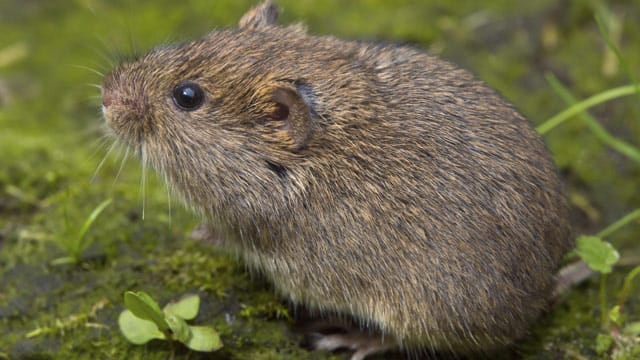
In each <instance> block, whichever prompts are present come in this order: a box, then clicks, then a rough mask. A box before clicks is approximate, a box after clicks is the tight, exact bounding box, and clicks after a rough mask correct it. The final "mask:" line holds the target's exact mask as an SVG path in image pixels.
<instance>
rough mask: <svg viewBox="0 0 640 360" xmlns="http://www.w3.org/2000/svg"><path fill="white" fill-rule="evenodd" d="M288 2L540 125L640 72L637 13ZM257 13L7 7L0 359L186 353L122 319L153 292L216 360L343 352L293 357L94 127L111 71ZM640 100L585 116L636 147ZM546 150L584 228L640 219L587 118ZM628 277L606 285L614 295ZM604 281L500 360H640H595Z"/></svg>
mask: <svg viewBox="0 0 640 360" xmlns="http://www.w3.org/2000/svg"><path fill="white" fill-rule="evenodd" d="M277 2H278V4H279V5H280V6H281V8H282V10H283V11H282V16H281V20H280V23H281V24H289V23H294V22H302V23H304V24H306V25H307V26H308V28H309V32H310V33H313V34H322V35H335V36H338V37H343V38H352V39H368V40H383V41H391V42H398V43H406V44H411V45H413V46H416V47H420V48H424V49H426V50H428V51H430V52H432V53H435V54H439V55H440V56H442V57H444V58H446V59H448V60H451V61H452V62H454V63H457V64H459V65H461V66H463V67H465V68H468V69H470V70H472V71H473V72H474V73H476V74H477V75H478V77H479V78H481V79H483V80H485V81H486V82H487V83H489V84H490V85H491V86H492V87H494V88H496V89H498V90H499V91H500V92H501V93H502V94H503V95H504V96H505V97H506V98H507V99H509V100H510V101H511V102H513V103H514V104H515V105H516V107H517V108H519V109H520V110H521V111H522V112H523V113H524V114H525V115H526V116H527V117H528V118H529V119H531V121H532V122H533V123H535V124H540V123H542V122H543V121H544V120H546V119H548V118H549V117H551V116H553V115H554V114H556V113H558V112H560V111H562V110H563V109H565V108H567V106H568V104H567V103H566V102H565V101H563V99H562V98H561V97H560V96H558V94H557V93H556V92H554V91H553V90H552V88H551V86H550V85H549V83H548V82H547V80H546V79H545V76H546V75H548V74H553V75H554V76H555V77H556V78H557V79H558V80H559V81H560V82H561V83H562V84H564V86H566V87H567V88H568V89H569V91H570V92H571V93H572V94H573V95H574V96H575V97H576V98H578V99H583V98H586V97H589V96H591V95H594V94H597V93H599V92H602V91H605V90H607V89H610V88H613V87H617V86H621V85H626V84H629V83H631V82H632V81H633V80H634V78H635V76H638V75H640V74H638V69H639V66H638V65H639V63H640V1H638V0H627V1H588V0H582V1H581V0H576V1H568V0H564V1H552V0H541V1H507V0H495V1H484V2H478V1H470V0H463V1H457V2H452V1H444V0H433V1H408V0H404V1H393V2H391V1H381V0H357V1H339V0H319V1H310V0H300V1H293V0H280V1H277ZM254 4H255V2H254V1H245V0H242V1H238V0H233V1H232V0H217V1H212V0H190V1H164V0H163V1H120V0H117V1H106V0H75V1H45V0H20V1H19V0H1V1H0V359H5V358H10V359H14V358H38V359H50V358H51V359H62V358H64V359H69V358H70V356H76V357H79V358H83V357H86V356H87V355H89V354H91V355H92V356H97V357H98V358H114V359H115V358H145V359H146V358H158V359H164V358H167V356H168V355H167V354H170V353H172V351H173V354H174V355H175V356H177V357H185V356H189V355H187V352H186V351H184V350H183V349H177V350H176V349H171V348H170V347H169V346H167V345H166V344H162V343H152V344H150V345H147V346H143V347H136V346H133V345H130V344H128V343H126V341H125V340H124V339H123V338H122V336H121V335H120V334H119V332H118V329H117V325H116V318H117V315H118V313H119V312H120V311H121V310H122V292H123V291H125V290H129V289H141V290H145V291H148V292H149V293H151V294H152V295H157V297H156V298H157V299H159V300H160V302H161V303H164V302H166V301H169V300H171V299H175V298H177V297H179V296H180V295H181V294H183V293H185V292H198V293H200V294H201V296H202V297H203V303H204V305H203V307H204V309H203V312H202V314H201V315H200V316H199V318H198V321H199V322H201V323H207V324H215V326H216V327H217V328H218V329H220V331H221V333H222V335H223V341H224V342H225V345H226V346H225V348H224V349H223V350H222V351H221V352H219V353H216V354H214V355H212V356H213V357H209V358H220V359H227V358H237V359H246V358H260V357H262V358H274V359H278V358H301V359H306V358H328V357H331V356H335V357H336V358H342V357H343V355H328V354H323V353H308V352H306V351H305V350H303V349H301V348H299V347H298V346H297V343H298V341H299V335H298V334H296V333H295V332H291V330H290V327H289V326H288V323H289V320H287V317H286V316H283V315H282V312H283V311H285V312H286V309H284V308H283V305H282V304H281V303H280V302H279V301H278V299H277V297H274V296H273V294H272V292H271V290H270V289H269V287H268V286H267V285H264V283H263V282H262V281H261V280H260V279H256V278H252V277H250V276H249V275H248V274H246V272H245V271H244V268H243V267H242V266H241V265H237V264H236V262H235V261H234V260H233V259H229V258H227V257H225V255H223V254H220V253H219V251H218V250H216V249H215V246H212V245H210V244H204V243H203V242H202V241H197V240H193V239H190V238H189V232H190V230H191V229H192V228H193V227H194V226H195V225H196V224H197V222H198V221H197V219H196V218H195V216H193V215H191V214H190V213H188V212H187V211H185V210H183V208H182V207H181V206H180V205H177V204H175V203H174V204H172V203H171V201H170V200H169V198H168V195H167V191H166V189H165V188H164V186H163V185H162V184H161V183H160V182H159V181H158V180H157V179H156V178H155V176H154V175H153V174H152V172H149V174H148V183H147V186H146V187H145V190H144V193H143V191H142V188H141V185H140V184H141V173H142V172H141V168H140V165H139V162H138V161H137V159H133V158H132V156H128V158H127V159H125V161H123V158H124V155H125V151H124V149H123V148H121V147H119V146H115V147H114V150H113V151H111V152H110V153H109V155H108V156H107V152H108V150H109V149H110V148H111V146H112V145H111V144H112V139H110V138H108V137H105V133H106V132H105V131H104V128H103V126H104V125H103V124H102V120H101V115H100V108H99V105H100V98H99V95H100V91H99V88H98V85H99V84H100V82H101V76H100V73H106V72H108V71H109V69H110V68H111V67H112V66H113V65H114V64H115V63H118V62H119V61H120V60H119V59H124V58H127V57H129V56H131V55H134V54H138V53H142V52H144V51H146V50H148V49H150V48H152V47H153V46H156V45H158V44H165V43H170V42H174V41H184V40H188V39H192V38H195V37H199V36H201V35H203V34H205V33H207V32H208V31H210V30H212V29H216V28H223V27H229V26H234V25H235V23H236V22H237V20H238V19H239V18H240V16H241V15H242V14H243V12H244V11H246V10H248V9H249V8H250V7H251V6H252V5H254ZM596 15H598V16H600V17H601V18H602V20H603V21H602V24H603V27H604V28H605V29H606V35H603V32H602V30H601V29H599V27H598V24H597V22H596V21H595V16H596ZM607 40H608V41H610V42H611V43H612V44H614V45H615V46H616V47H617V48H618V49H619V51H620V57H621V58H622V59H623V61H622V62H620V61H619V58H618V57H616V55H615V52H614V51H612V49H611V48H610V47H609V46H607ZM639 98H640V97H639V96H638V95H634V96H629V97H625V98H620V99H616V100H614V101H610V102H607V103H605V104H602V105H600V106H597V107H595V108H593V109H590V113H591V114H592V115H593V116H594V117H595V118H596V119H597V121H598V122H599V123H600V124H601V125H603V126H604V127H605V128H606V129H607V130H608V131H609V132H610V133H611V134H612V135H614V136H615V137H617V138H619V139H621V140H623V141H626V142H627V143H629V144H632V145H634V146H636V147H640V140H639V139H640V101H638V100H639ZM545 140H546V141H547V144H548V145H549V147H550V149H551V151H552V153H553V155H554V158H555V159H556V162H557V164H558V166H559V168H560V171H561V173H562V175H563V176H564V178H565V179H566V181H567V184H568V189H569V194H570V198H571V201H572V205H573V207H574V212H573V213H574V223H575V225H576V230H577V233H584V234H590V233H595V232H597V231H598V230H600V229H602V228H603V227H604V226H606V225H607V224H609V223H611V222H613V221H615V220H616V219H618V218H620V217H621V216H623V215H624V214H626V213H628V212H630V211H631V210H633V209H637V208H639V207H640V193H639V191H638V189H639V187H638V184H639V183H640V163H638V162H635V161H633V160H632V159H629V158H628V157H625V156H623V155H621V154H620V153H618V152H616V151H614V150H613V149H611V148H610V147H608V146H606V145H605V144H603V143H602V141H600V140H599V139H598V138H597V137H596V136H594V134H593V132H592V131H590V130H589V127H588V126H587V125H585V122H584V121H582V120H581V119H580V118H575V119H572V120H570V121H568V122H566V123H564V124H562V125H561V126H559V127H557V128H555V129H553V130H551V131H550V132H549V133H548V134H546V135H545ZM105 156H106V158H105ZM103 158H105V161H104V163H103V164H102V166H100V167H99V164H100V163H101V162H102V160H103ZM98 167H99V168H98ZM108 198H113V203H112V204H111V205H110V206H108V207H107V208H106V209H105V211H104V213H103V214H101V215H100V217H99V218H98V220H97V221H95V222H94V223H93V224H92V226H91V228H90V230H89V232H88V233H87V237H86V240H85V241H86V242H87V244H90V246H88V248H87V249H86V251H83V252H82V256H81V258H80V259H79V260H80V261H78V262H75V263H66V264H62V265H54V264H52V262H55V260H56V259H60V258H64V257H65V256H68V253H67V252H68V251H65V250H64V245H63V246H61V245H60V244H64V243H65V241H67V239H68V238H72V237H73V236H75V235H74V234H77V232H78V228H80V227H81V225H82V223H83V222H84V221H85V219H86V218H87V217H88V216H89V214H90V213H91V211H92V210H93V209H94V208H95V207H96V206H98V204H99V203H101V202H102V201H103V200H105V199H108ZM143 204H144V219H142V211H143ZM639 234H640V227H639V226H638V223H637V222H636V223H635V224H631V225H630V226H627V227H625V228H623V229H621V230H619V231H618V232H616V233H615V236H612V237H611V239H609V240H611V241H612V242H613V243H614V244H615V245H616V247H618V248H619V249H620V251H621V253H622V256H623V257H627V258H633V257H636V258H637V257H638V256H639V255H640V245H638V244H639V242H638V240H639V239H638V238H639ZM628 270H629V269H628V268H624V267H623V268H619V269H617V270H616V271H615V272H614V274H613V276H611V277H610V278H609V280H608V284H609V288H610V289H611V290H610V291H611V293H612V294H614V293H615V292H616V291H617V289H618V288H619V286H620V283H621V282H622V276H623V275H624V274H626V273H627V272H628ZM596 280H597V279H596ZM596 280H591V281H590V282H588V283H587V284H585V285H582V286H580V287H578V288H576V289H574V290H572V291H571V292H570V294H568V295H567V296H566V297H565V298H564V299H563V301H562V302H561V304H560V305H558V306H556V307H555V308H554V310H553V311H551V313H550V314H549V315H548V316H546V317H545V318H544V319H542V320H541V321H540V323H539V324H538V325H537V326H536V327H535V329H534V330H533V331H532V336H531V337H530V338H529V339H527V340H525V341H524V342H522V343H520V344H518V345H516V347H515V350H509V351H508V352H506V353H504V354H500V356H503V357H505V358H509V357H511V356H512V355H513V354H518V355H519V356H522V357H525V358H540V359H546V358H576V359H582V358H593V357H600V358H607V357H610V356H613V357H619V358H624V357H627V358H629V359H631V358H635V356H639V357H640V355H639V354H640V349H639V348H640V346H639V345H638V341H637V340H635V341H634V340H630V343H629V346H628V347H627V348H625V347H623V346H619V345H618V346H616V347H615V348H614V349H613V350H611V351H609V352H601V353H600V354H598V353H597V352H596V336H597V334H598V332H599V323H598V321H597V318H598V316H599V315H598V314H599V308H598V300H597V291H598V283H597V281H596ZM638 295H639V293H638V291H635V292H633V294H632V296H631V301H630V303H629V304H628V306H627V309H626V315H627V316H628V317H629V318H632V319H635V320H636V321H637V320H638V319H640V309H639V308H638V305H639V304H638ZM99 305H100V306H99ZM37 329H40V330H41V332H40V333H37V334H36V335H35V336H31V337H27V334H29V333H30V332H32V331H34V330H37ZM32 335H33V334H32ZM190 358H191V359H194V358H199V357H198V355H197V354H191V355H190Z"/></svg>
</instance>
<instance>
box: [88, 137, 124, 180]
mask: <svg viewBox="0 0 640 360" xmlns="http://www.w3.org/2000/svg"><path fill="white" fill-rule="evenodd" d="M117 144H118V143H117V142H115V141H114V142H113V144H111V146H110V147H109V150H107V153H106V154H105V155H104V157H103V158H102V160H101V161H100V163H99V164H98V167H97V168H96V171H94V172H93V175H92V176H91V178H90V179H89V183H91V184H93V182H94V181H95V180H96V176H97V175H98V171H100V169H102V165H104V162H105V161H106V160H107V158H108V157H109V155H110V154H111V152H112V151H113V149H115V147H116V145H117Z"/></svg>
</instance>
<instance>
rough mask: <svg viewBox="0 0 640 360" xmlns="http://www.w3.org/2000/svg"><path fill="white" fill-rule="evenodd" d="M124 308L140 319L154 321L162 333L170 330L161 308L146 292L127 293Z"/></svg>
mask: <svg viewBox="0 0 640 360" xmlns="http://www.w3.org/2000/svg"><path fill="white" fill-rule="evenodd" d="M124 306H126V307H127V309H129V310H130V311H131V312H132V313H133V314H134V315H135V316H137V317H139V318H140V319H144V320H150V321H152V322H153V323H154V324H156V326H157V327H158V329H159V330H160V331H167V330H169V325H167V322H166V321H165V318H164V314H163V313H162V310H160V306H158V303H157V302H155V300H153V299H152V298H151V296H149V295H148V294H147V293H145V292H144V291H138V292H133V291H127V292H125V293H124Z"/></svg>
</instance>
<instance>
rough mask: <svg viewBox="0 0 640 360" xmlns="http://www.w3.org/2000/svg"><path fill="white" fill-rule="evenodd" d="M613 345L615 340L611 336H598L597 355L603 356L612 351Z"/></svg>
mask: <svg viewBox="0 0 640 360" xmlns="http://www.w3.org/2000/svg"><path fill="white" fill-rule="evenodd" d="M611 345H613V338H612V337H611V335H607V334H598V336H597V337H596V353H598V355H603V354H605V353H606V352H608V351H609V349H611Z"/></svg>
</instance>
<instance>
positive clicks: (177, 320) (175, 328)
mask: <svg viewBox="0 0 640 360" xmlns="http://www.w3.org/2000/svg"><path fill="white" fill-rule="evenodd" d="M166 320H167V324H169V328H170V329H171V332H172V333H173V337H174V339H176V340H178V341H180V342H181V343H183V344H187V342H188V341H189V339H191V329H189V325H187V322H186V321H184V319H183V318H181V317H179V316H176V315H173V314H169V315H167V317H166Z"/></svg>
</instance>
